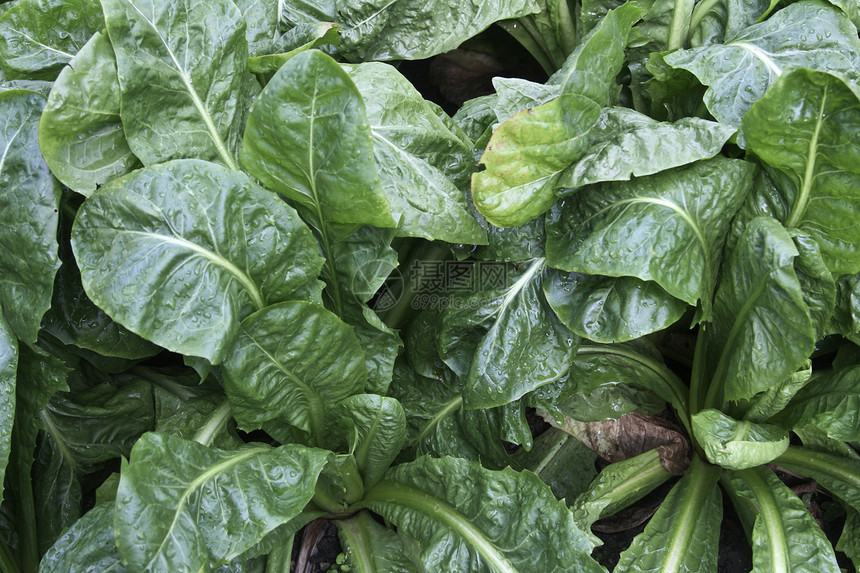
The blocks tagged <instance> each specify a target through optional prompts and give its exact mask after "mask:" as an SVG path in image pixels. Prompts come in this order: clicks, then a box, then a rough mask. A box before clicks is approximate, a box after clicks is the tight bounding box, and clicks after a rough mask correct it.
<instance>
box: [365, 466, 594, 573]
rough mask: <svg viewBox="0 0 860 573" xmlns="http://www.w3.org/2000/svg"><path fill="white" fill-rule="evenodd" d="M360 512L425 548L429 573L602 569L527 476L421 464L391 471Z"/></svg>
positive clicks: (563, 514)
mask: <svg viewBox="0 0 860 573" xmlns="http://www.w3.org/2000/svg"><path fill="white" fill-rule="evenodd" d="M465 499H468V500H470V502H469V503H466V504H464V503H463V501H464V500H465ZM357 505H359V506H361V507H366V508H368V509H370V510H372V511H374V512H376V513H378V514H380V515H382V516H383V517H384V518H385V519H387V520H388V521H391V522H392V523H393V524H394V525H395V526H397V529H398V531H400V532H403V533H406V534H407V535H409V536H410V537H412V538H415V539H417V540H419V541H420V542H422V545H423V548H422V551H421V560H422V562H423V565H424V567H425V568H426V569H428V570H430V571H439V570H445V571H451V572H452V573H454V572H460V571H462V572H466V571H474V572H483V571H487V572H489V571H493V572H496V573H514V572H518V571H522V572H525V571H533V570H534V566H535V564H536V563H540V567H541V569H542V570H545V571H556V570H576V571H601V569H602V568H601V567H600V566H599V565H598V564H597V562H595V561H594V560H592V559H591V557H590V556H589V553H590V552H591V549H592V544H591V543H590V541H589V540H588V538H587V536H586V534H585V533H584V532H583V531H582V530H580V529H579V528H578V527H577V526H576V524H575V523H574V520H573V515H572V514H571V513H570V511H569V510H568V509H567V507H566V506H565V505H564V503H563V502H560V501H557V500H556V499H555V497H554V496H553V495H552V492H551V491H550V490H549V488H548V487H547V486H546V485H545V484H544V483H543V482H541V481H540V479H539V478H538V477H537V476H535V475H534V474H533V473H531V472H523V473H517V472H515V471H513V470H511V469H510V468H508V469H505V470H502V471H490V470H486V469H484V468H482V467H481V466H480V465H478V464H476V463H473V462H468V461H465V460H458V459H456V458H442V459H434V458H429V457H422V458H420V459H418V460H416V461H415V462H412V463H409V464H402V465H399V466H397V467H396V468H394V469H393V470H391V471H390V472H389V473H388V474H387V475H386V478H385V479H384V480H383V481H381V482H379V483H378V484H377V485H376V486H374V487H373V488H370V489H369V490H368V491H367V493H366V495H365V497H364V500H362V501H361V502H360V503H359V504H357Z"/></svg>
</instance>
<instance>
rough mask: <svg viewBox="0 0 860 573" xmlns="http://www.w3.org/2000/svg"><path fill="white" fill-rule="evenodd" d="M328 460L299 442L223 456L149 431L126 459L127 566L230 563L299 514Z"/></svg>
mask: <svg viewBox="0 0 860 573" xmlns="http://www.w3.org/2000/svg"><path fill="white" fill-rule="evenodd" d="M328 456H329V452H327V451H324V450H317V449H312V448H306V447H303V446H297V445H287V446H281V447H279V448H271V447H268V446H262V445H260V444H257V445H249V446H245V447H242V448H239V449H237V450H231V451H225V450H217V449H213V448H207V447H205V446H203V445H200V444H198V443H196V442H191V441H186V440H183V439H181V438H177V437H175V436H172V435H170V434H159V433H149V434H145V435H144V436H143V437H142V438H141V439H140V440H139V441H138V442H137V444H136V445H135V447H134V449H133V450H132V453H131V459H130V461H128V462H125V461H124V462H123V468H122V479H121V481H120V485H119V489H118V490H117V498H116V512H115V515H114V528H115V531H116V541H117V546H118V547H119V551H120V554H121V555H122V559H123V562H124V563H126V564H127V565H128V566H129V567H130V568H131V569H132V570H135V571H152V572H161V571H177V572H185V571H188V572H198V571H209V570H210V565H209V564H210V562H213V563H215V564H216V565H217V564H225V563H228V562H230V561H232V560H233V559H235V558H236V557H238V556H239V555H241V554H242V553H244V552H245V551H247V550H248V549H250V548H251V547H253V546H254V545H255V544H256V543H258V542H259V541H260V540H261V539H263V537H264V536H265V535H266V534H267V533H269V532H270V531H272V530H273V529H275V528H276V527H278V526H279V525H282V524H284V523H287V522H288V521H289V520H291V519H292V518H294V517H296V516H297V515H298V514H299V513H300V512H301V510H302V509H303V508H304V506H305V505H306V504H307V503H308V502H309V501H310V500H311V498H312V497H313V492H314V487H315V485H316V481H317V476H318V475H319V473H320V471H322V468H323V466H324V465H325V463H326V460H327V458H328ZM154 467H158V468H159V470H158V471H157V472H153V471H152V469H153V468H154Z"/></svg>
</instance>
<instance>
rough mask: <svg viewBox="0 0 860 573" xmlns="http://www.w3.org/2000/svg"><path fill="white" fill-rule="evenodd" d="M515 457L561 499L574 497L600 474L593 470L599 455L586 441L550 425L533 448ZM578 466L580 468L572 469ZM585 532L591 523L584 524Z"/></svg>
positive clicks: (536, 439)
mask: <svg viewBox="0 0 860 573" xmlns="http://www.w3.org/2000/svg"><path fill="white" fill-rule="evenodd" d="M514 459H515V460H516V461H517V463H518V464H519V465H520V467H522V468H523V469H527V470H529V471H531V472H533V473H534V474H535V475H537V476H538V477H539V478H540V479H541V481H543V482H544V483H545V484H547V485H548V486H549V487H550V489H551V490H552V493H553V495H554V496H555V497H557V498H558V499H565V500H567V502H568V504H572V503H573V500H574V499H575V498H576V496H578V495H579V494H581V493H582V492H584V491H586V489H588V485H589V484H590V483H591V480H593V479H594V477H595V476H596V475H597V471H596V470H593V468H594V462H595V461H596V460H597V455H596V454H595V453H594V452H592V451H591V450H590V449H588V447H586V446H585V445H584V444H583V443H582V442H580V441H579V440H577V439H576V438H574V437H573V436H571V435H570V434H568V433H567V432H563V431H561V430H558V429H556V428H549V429H547V430H546V431H545V432H543V433H542V434H541V435H539V436H538V437H537V438H535V442H534V446H532V449H531V450H529V451H526V450H525V449H520V450H518V451H517V452H516V453H515V454H514ZM571 468H576V471H571ZM580 527H581V528H582V530H583V531H588V527H587V526H583V525H582V524H580Z"/></svg>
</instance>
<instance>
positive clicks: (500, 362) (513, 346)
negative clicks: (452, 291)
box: [440, 258, 579, 408]
mask: <svg viewBox="0 0 860 573" xmlns="http://www.w3.org/2000/svg"><path fill="white" fill-rule="evenodd" d="M545 263H546V261H545V260H544V259H543V258H538V259H535V260H533V261H531V262H530V263H529V265H528V266H527V267H526V265H525V264H523V265H522V271H521V272H518V273H516V274H514V273H508V275H509V276H507V277H506V285H505V288H498V287H496V288H490V289H485V290H479V291H476V292H474V293H469V294H467V295H465V296H464V297H463V298H461V299H457V301H456V302H455V303H453V304H451V305H450V307H449V309H448V310H446V311H445V313H444V314H443V316H442V329H441V331H440V338H441V339H442V340H443V342H442V348H443V349H450V350H452V351H456V350H458V349H455V348H453V347H454V346H456V345H458V342H457V340H458V337H459V336H460V333H458V331H462V334H464V335H466V336H474V339H475V342H476V343H477V346H476V348H475V349H474V351H470V352H469V353H470V354H471V356H467V357H466V356H464V357H466V358H467V361H468V365H466V364H465V362H464V364H463V366H464V367H465V368H466V370H465V371H464V374H466V376H465V380H464V383H465V388H464V392H463V399H464V400H465V403H466V406H467V407H468V408H493V407H496V406H501V405H504V404H507V403H509V402H512V401H514V400H517V399H519V398H521V397H522V396H523V395H525V394H526V393H528V392H530V391H532V390H534V389H535V388H538V387H540V386H542V385H544V384H548V383H550V382H552V381H553V380H557V379H559V378H560V377H561V376H563V375H564V374H565V373H566V372H567V370H568V368H569V365H570V360H571V358H572V357H573V354H574V353H575V352H576V346H577V344H578V342H579V341H578V340H577V339H576V337H575V336H574V335H573V333H572V332H570V331H568V330H567V328H565V327H564V325H563V324H561V323H560V322H559V321H558V319H557V318H556V316H555V314H554V313H553V312H552V310H551V309H550V308H549V305H548V304H547V303H546V301H545V299H544V297H543V292H542V290H541V274H542V272H543V269H544V267H545ZM494 286H495V285H494ZM470 332H471V333H472V334H469V333H470ZM447 354H448V352H442V358H443V360H446V362H447V363H448V365H449V366H451V367H452V369H454V370H455V371H456V370H457V368H455V366H456V364H454V363H453V362H452V361H451V360H450V359H448V357H447V356H446V355H447Z"/></svg>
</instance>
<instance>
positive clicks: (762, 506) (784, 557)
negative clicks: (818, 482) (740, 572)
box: [729, 468, 839, 573]
mask: <svg viewBox="0 0 860 573" xmlns="http://www.w3.org/2000/svg"><path fill="white" fill-rule="evenodd" d="M729 483H730V485H731V487H732V489H733V490H734V492H735V495H737V496H739V497H741V498H742V499H746V500H747V501H748V503H749V502H752V504H754V507H755V509H756V510H757V513H758V515H757V517H756V520H755V526H754V528H753V533H752V547H753V569H754V570H755V571H792V572H797V573H803V572H807V571H808V572H809V573H820V572H832V573H837V572H838V571H839V566H838V565H837V564H836V557H835V556H834V554H833V547H832V546H831V545H830V542H829V541H828V540H827V537H825V536H824V532H822V531H821V528H819V527H818V524H817V523H815V518H813V517H812V514H811V513H809V510H807V509H806V506H804V505H803V502H802V501H801V500H800V498H798V497H797V496H796V495H795V494H794V493H793V492H792V491H791V490H790V489H788V487H786V486H785V485H784V484H783V483H782V482H781V481H780V480H779V478H777V477H776V476H775V475H773V472H771V471H769V470H768V469H766V468H750V469H748V470H743V471H742V472H737V473H734V472H732V473H729Z"/></svg>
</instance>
